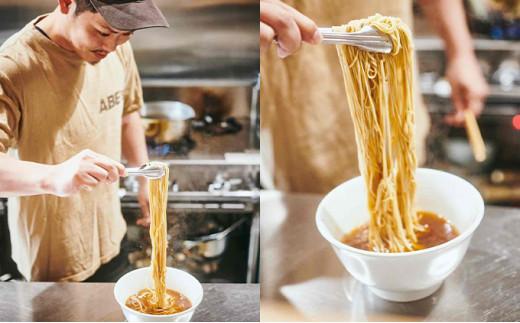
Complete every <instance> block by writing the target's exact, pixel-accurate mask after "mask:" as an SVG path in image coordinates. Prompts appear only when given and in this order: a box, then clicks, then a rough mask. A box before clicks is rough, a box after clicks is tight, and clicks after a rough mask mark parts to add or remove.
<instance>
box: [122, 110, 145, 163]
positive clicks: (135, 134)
mask: <svg viewBox="0 0 520 323" xmlns="http://www.w3.org/2000/svg"><path fill="white" fill-rule="evenodd" d="M122 145H123V147H122V151H123V157H124V158H125V159H126V161H127V162H128V166H132V167H137V166H141V165H142V164H144V163H147V162H148V152H147V151H146V141H145V135H144V129H143V125H142V122H141V117H140V116H139V113H138V112H137V111H136V112H132V113H130V114H128V115H126V116H124V117H123V129H122Z"/></svg>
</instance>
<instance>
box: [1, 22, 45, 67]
mask: <svg viewBox="0 0 520 323" xmlns="http://www.w3.org/2000/svg"><path fill="white" fill-rule="evenodd" d="M36 51H37V50H36V44H35V40H34V35H33V34H32V33H31V31H30V29H28V28H27V26H26V27H24V28H23V29H21V30H20V31H18V32H16V33H15V34H13V35H11V37H9V38H8V39H7V40H6V41H5V42H4V43H3V44H2V45H1V46H0V70H2V71H4V72H5V73H8V72H14V71H13V69H17V71H18V72H21V71H23V70H24V67H26V68H25V69H27V70H30V68H31V65H32V64H34V63H37V61H38V59H37V57H38V55H37V53H36Z"/></svg>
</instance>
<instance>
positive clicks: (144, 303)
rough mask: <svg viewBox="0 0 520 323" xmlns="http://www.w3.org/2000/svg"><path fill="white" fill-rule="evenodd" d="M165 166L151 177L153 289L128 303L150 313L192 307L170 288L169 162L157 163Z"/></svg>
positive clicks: (162, 313)
mask: <svg viewBox="0 0 520 323" xmlns="http://www.w3.org/2000/svg"><path fill="white" fill-rule="evenodd" d="M155 164H156V165H157V166H160V167H162V168H163V169H164V175H163V176H162V177H160V178H158V179H150V180H149V192H148V195H149V200H150V217H151V224H150V238H151V241H152V263H151V267H152V279H153V286H154V288H153V289H150V288H146V289H143V290H141V291H139V292H138V293H137V294H135V295H132V296H130V297H129V298H128V299H127V300H126V306H128V307H130V308H131V309H134V310H136V311H139V312H142V313H146V314H158V315H166V314H174V313H177V312H181V311H184V310H186V309H188V308H190V307H191V302H190V301H189V299H188V298H186V297H185V296H184V295H182V294H180V293H178V292H176V291H172V290H169V289H166V249H167V246H168V240H167V235H166V209H167V204H168V177H169V169H168V166H167V165H166V164H163V163H155Z"/></svg>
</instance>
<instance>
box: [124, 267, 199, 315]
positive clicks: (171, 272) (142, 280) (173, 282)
mask: <svg viewBox="0 0 520 323" xmlns="http://www.w3.org/2000/svg"><path fill="white" fill-rule="evenodd" d="M147 287H148V288H153V281H152V276H151V268H150V267H146V268H140V269H136V270H133V271H131V272H129V273H127V274H125V275H124V276H123V277H121V278H120V279H119V280H118V281H117V283H116V285H115V287H114V296H115V298H116V301H117V302H118V303H119V306H121V310H122V311H123V314H124V315H125V317H126V320H127V321H129V322H188V321H190V320H191V317H192V316H193V313H194V312H195V309H196V308H197V306H198V305H199V304H200V302H201V301H202V296H203V291H202V285H201V284H200V283H199V281H198V280H197V279H196V278H195V277H193V276H192V275H190V274H188V273H187V272H184V271H182V270H179V269H175V268H170V267H168V268H167V271H166V288H168V289H172V290H174V291H177V292H180V293H181V294H183V295H184V296H186V297H188V299H189V300H190V301H191V304H192V307H191V308H190V309H188V310H186V311H183V312H180V313H176V314H170V315H151V314H144V313H141V312H138V311H134V310H132V309H130V308H128V307H127V306H126V305H125V302H126V299H127V298H128V297H129V296H130V295H133V294H135V293H137V292H138V291H140V290H141V289H143V288H147Z"/></svg>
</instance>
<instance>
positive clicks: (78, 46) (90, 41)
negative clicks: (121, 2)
mask: <svg viewBox="0 0 520 323" xmlns="http://www.w3.org/2000/svg"><path fill="white" fill-rule="evenodd" d="M71 20H72V21H71V23H72V26H71V27H72V28H71V31H70V33H69V35H70V39H69V41H70V43H71V45H72V46H73V48H74V51H75V52H76V53H77V54H78V55H79V56H80V57H81V58H82V59H83V60H85V61H87V62H89V63H91V64H95V63H98V62H99V61H101V60H102V59H103V58H105V57H106V56H107V55H108V54H109V53H111V52H113V51H114V50H115V49H116V48H117V46H119V45H121V44H123V43H125V42H126V41H127V40H128V39H129V38H130V36H131V35H132V32H126V31H121V30H116V29H114V28H112V27H110V25H109V24H108V23H107V22H106V21H105V19H103V17H102V16H101V15H100V14H99V13H93V12H90V11H86V12H82V13H80V14H79V15H76V14H74V13H72V15H71Z"/></svg>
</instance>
